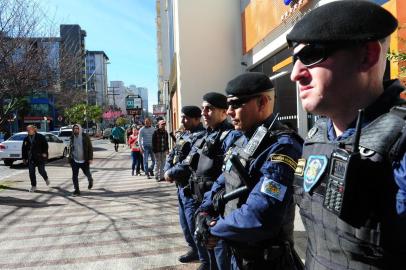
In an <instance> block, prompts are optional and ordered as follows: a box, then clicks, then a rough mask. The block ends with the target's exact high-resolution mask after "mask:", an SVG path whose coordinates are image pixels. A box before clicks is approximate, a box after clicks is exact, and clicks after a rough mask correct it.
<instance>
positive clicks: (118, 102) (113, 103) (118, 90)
mask: <svg viewBox="0 0 406 270" xmlns="http://www.w3.org/2000/svg"><path fill="white" fill-rule="evenodd" d="M128 94H129V92H128V90H127V87H125V85H124V82H122V81H110V87H109V88H108V96H109V105H110V107H112V108H114V109H116V110H121V111H122V112H123V114H126V100H125V98H126V97H127V96H128Z"/></svg>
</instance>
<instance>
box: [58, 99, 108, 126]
mask: <svg viewBox="0 0 406 270" xmlns="http://www.w3.org/2000/svg"><path fill="white" fill-rule="evenodd" d="M102 114H103V111H102V108H101V107H100V106H97V105H86V104H84V103H82V104H77V105H75V106H73V107H71V108H68V109H66V110H65V111H64V116H65V119H66V121H68V122H69V123H70V124H76V123H79V124H81V125H83V124H84V123H85V122H86V121H94V122H98V121H100V119H101V117H102Z"/></svg>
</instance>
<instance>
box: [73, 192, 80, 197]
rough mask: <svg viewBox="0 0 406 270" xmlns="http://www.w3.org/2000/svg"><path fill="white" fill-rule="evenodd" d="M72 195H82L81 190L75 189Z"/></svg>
mask: <svg viewBox="0 0 406 270" xmlns="http://www.w3.org/2000/svg"><path fill="white" fill-rule="evenodd" d="M72 196H73V197H76V196H80V191H79V190H75V191H74V192H73V193H72Z"/></svg>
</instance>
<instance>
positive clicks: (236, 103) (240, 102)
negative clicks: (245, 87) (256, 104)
mask: <svg viewBox="0 0 406 270" xmlns="http://www.w3.org/2000/svg"><path fill="white" fill-rule="evenodd" d="M260 96H261V94H258V95H252V96H244V97H239V98H237V99H229V100H227V106H228V107H229V108H230V107H231V109H233V110H236V109H239V108H241V107H242V106H244V104H246V103H248V102H249V101H250V100H252V99H254V98H257V97H260Z"/></svg>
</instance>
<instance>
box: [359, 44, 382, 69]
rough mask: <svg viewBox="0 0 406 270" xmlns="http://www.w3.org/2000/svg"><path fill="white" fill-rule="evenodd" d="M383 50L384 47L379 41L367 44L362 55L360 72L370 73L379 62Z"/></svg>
mask: <svg viewBox="0 0 406 270" xmlns="http://www.w3.org/2000/svg"><path fill="white" fill-rule="evenodd" d="M382 50H383V46H382V44H381V43H380V42H379V41H369V42H367V43H365V45H364V47H363V49H362V53H361V57H362V58H361V62H360V70H361V71H364V72H365V71H369V70H370V69H371V68H372V67H373V66H375V65H376V64H377V63H378V62H379V59H380V56H381V53H382Z"/></svg>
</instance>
